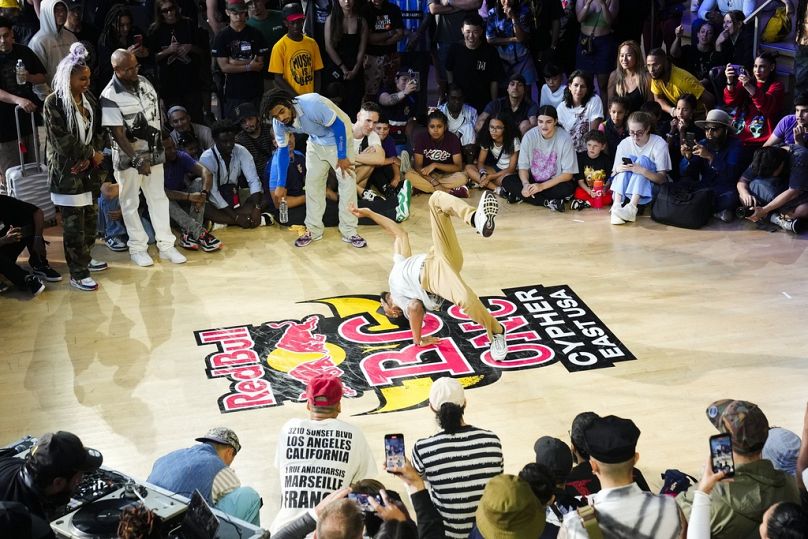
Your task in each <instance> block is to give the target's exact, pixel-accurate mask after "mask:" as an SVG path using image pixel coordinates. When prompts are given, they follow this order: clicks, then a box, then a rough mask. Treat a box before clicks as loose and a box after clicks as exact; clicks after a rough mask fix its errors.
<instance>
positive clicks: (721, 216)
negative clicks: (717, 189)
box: [713, 210, 735, 223]
mask: <svg viewBox="0 0 808 539" xmlns="http://www.w3.org/2000/svg"><path fill="white" fill-rule="evenodd" d="M713 217H715V218H716V219H718V220H719V221H723V222H725V223H731V222H732V221H734V220H735V212H734V211H732V210H721V211H720V212H718V213H714V214H713Z"/></svg>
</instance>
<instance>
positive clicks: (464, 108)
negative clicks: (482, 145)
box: [438, 84, 477, 159]
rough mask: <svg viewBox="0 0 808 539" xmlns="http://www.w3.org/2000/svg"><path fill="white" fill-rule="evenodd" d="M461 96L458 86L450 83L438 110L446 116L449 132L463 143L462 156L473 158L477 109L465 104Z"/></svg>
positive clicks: (461, 91) (474, 154)
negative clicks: (444, 100)
mask: <svg viewBox="0 0 808 539" xmlns="http://www.w3.org/2000/svg"><path fill="white" fill-rule="evenodd" d="M463 96H464V94H463V90H462V89H461V88H460V86H457V85H454V84H450V85H449V91H448V93H447V94H446V102H445V103H443V104H441V105H438V110H439V111H441V112H442V113H443V114H444V115H445V116H446V119H447V120H448V122H449V123H448V124H447V129H448V130H449V132H450V133H454V134H455V135H456V136H457V138H458V139H460V144H462V145H463V157H466V156H468V155H471V158H472V159H473V158H474V157H475V156H476V147H475V143H476V141H477V132H476V130H475V127H476V125H477V109H475V108H474V107H472V106H471V105H469V104H467V103H466V102H465V98H464V97H463Z"/></svg>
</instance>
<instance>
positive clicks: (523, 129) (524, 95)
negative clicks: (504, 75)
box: [475, 73, 539, 135]
mask: <svg viewBox="0 0 808 539" xmlns="http://www.w3.org/2000/svg"><path fill="white" fill-rule="evenodd" d="M528 88H530V86H529V85H528V84H527V82H526V81H525V78H524V77H523V76H522V75H520V74H518V73H517V74H515V75H511V76H510V80H509V81H508V90H507V92H508V95H506V96H505V97H500V98H497V99H495V100H494V101H491V102H490V103H489V104H488V105H486V106H485V110H484V111H483V112H482V113H480V115H479V116H478V117H477V123H476V125H475V130H476V131H480V130H481V129H482V127H483V124H484V123H485V121H486V119H488V117H489V116H492V115H494V114H502V115H504V116H506V117H507V119H508V121H509V122H510V123H512V124H513V126H514V127H516V128H517V129H518V130H519V134H520V135H524V134H525V133H527V132H528V130H530V129H532V128H534V127H536V112H537V111H538V110H539V107H538V106H536V103H534V102H533V100H532V99H531V98H530V95H528V92H526V91H525V90H526V89H528Z"/></svg>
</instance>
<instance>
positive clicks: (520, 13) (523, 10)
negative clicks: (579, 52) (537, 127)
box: [485, 0, 549, 133]
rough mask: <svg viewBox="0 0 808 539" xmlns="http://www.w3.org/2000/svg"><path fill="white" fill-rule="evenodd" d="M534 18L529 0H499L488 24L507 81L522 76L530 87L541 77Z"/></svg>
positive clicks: (488, 39)
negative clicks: (534, 49)
mask: <svg viewBox="0 0 808 539" xmlns="http://www.w3.org/2000/svg"><path fill="white" fill-rule="evenodd" d="M548 11H549V8H548ZM542 16H546V13H545V12H542ZM533 20H534V19H533V12H532V10H531V4H530V3H529V2H524V3H523V2H520V1H519V0H498V1H497V2H496V3H495V5H494V7H493V8H491V9H489V10H488V19H487V21H486V27H485V37H486V40H487V41H488V43H489V44H490V45H493V46H495V47H496V48H497V53H499V58H500V60H501V61H502V67H503V69H504V70H505V73H504V75H505V77H507V80H512V79H511V77H513V76H515V75H521V76H522V78H523V80H524V84H527V86H528V88H532V86H533V85H534V84H536V82H537V81H538V78H539V76H538V74H537V73H536V64H535V62H534V61H533V54H531V52H530V48H529V47H530V42H531V34H532V33H533V31H534V28H533ZM517 125H518V124H517ZM525 131H527V130H525ZM522 132H523V133H524V131H522Z"/></svg>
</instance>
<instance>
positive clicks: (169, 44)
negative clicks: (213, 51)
mask: <svg viewBox="0 0 808 539" xmlns="http://www.w3.org/2000/svg"><path fill="white" fill-rule="evenodd" d="M154 6H155V13H154V22H153V23H152V25H151V26H150V27H149V32H148V36H147V40H146V43H147V45H148V49H149V50H150V51H152V53H154V60H155V63H156V64H157V76H158V80H159V85H158V90H159V93H160V98H161V99H162V100H163V103H165V106H166V108H170V107H173V106H174V105H181V106H182V107H183V108H185V109H186V111H187V113H188V114H189V115H190V116H191V120H192V121H194V122H196V123H202V121H203V119H204V117H203V109H204V107H203V101H204V98H205V96H203V93H202V92H201V91H199V90H197V88H195V87H194V86H196V85H193V84H192V81H195V80H197V79H198V78H199V75H198V74H199V73H200V70H202V69H203V67H204V66H206V64H209V63H210V51H209V50H208V46H207V43H204V44H203V43H200V42H199V39H198V34H197V28H196V21H193V20H191V19H189V18H187V17H184V16H182V15H180V8H179V6H178V5H177V2H176V0H156V2H155V3H154ZM189 83H191V84H189ZM189 86H190V87H189Z"/></svg>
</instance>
